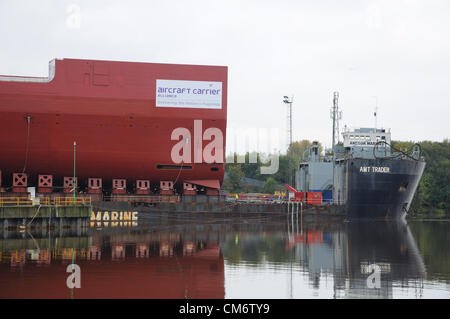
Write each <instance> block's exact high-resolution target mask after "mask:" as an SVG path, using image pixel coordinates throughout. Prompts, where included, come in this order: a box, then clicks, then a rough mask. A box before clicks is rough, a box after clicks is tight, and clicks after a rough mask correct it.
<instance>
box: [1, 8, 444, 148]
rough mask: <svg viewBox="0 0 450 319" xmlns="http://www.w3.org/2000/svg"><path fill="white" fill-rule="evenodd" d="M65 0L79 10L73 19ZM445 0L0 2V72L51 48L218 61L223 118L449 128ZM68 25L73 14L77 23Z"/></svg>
mask: <svg viewBox="0 0 450 319" xmlns="http://www.w3.org/2000/svg"><path fill="white" fill-rule="evenodd" d="M72 4H76V5H78V6H79V8H80V9H81V15H80V16H81V20H80V25H79V28H77V27H73V26H74V25H73V24H71V22H73V20H70V15H71V14H72V13H73V12H74V11H73V7H71V5H72ZM449 16H450V2H449V1H447V0H432V1H430V0H428V1H419V0H414V1H413V0H409V1H406V0H397V1H392V0H390V1H379V0H373V1H353V0H352V1H351V0H344V1H343V0H340V1H331V0H328V1H317V0H316V1H287V0H285V1H270V2H269V1H261V0H259V1H243V0H241V1H234V0H227V1H211V0H209V1H193V0H191V1H167V0H166V1H61V0H58V1H56V0H55V1H42V0H40V1H20V0H11V1H9V0H1V1H0V39H1V43H2V44H1V47H0V48H1V50H0V74H11V75H30V76H46V75H47V73H48V61H50V60H51V59H53V58H86V59H105V60H120V61H140V62H161V63H183V64H208V65H226V66H228V67H229V83H228V92H229V93H228V123H229V126H233V127H243V126H252V127H264V128H270V127H272V128H279V129H280V130H281V132H282V133H284V131H285V127H286V109H285V106H284V105H283V103H282V97H283V95H292V94H293V95H294V140H297V139H303V138H306V139H311V140H312V139H318V140H319V141H321V142H322V143H324V144H325V145H327V146H329V145H330V144H331V121H330V119H329V109H330V107H331V104H332V97H333V92H334V91H339V93H340V106H341V109H342V111H343V120H342V122H341V123H342V124H341V127H343V126H344V124H347V125H349V126H373V123H374V120H373V110H374V106H375V98H374V96H377V97H378V105H379V118H378V124H379V126H384V127H390V128H392V137H393V139H400V140H415V141H418V140H425V139H428V140H439V141H440V140H442V139H443V138H448V137H449V136H450V134H449V133H450V129H449V124H448V121H449V118H450V116H449V115H450V92H449V91H450V90H449V88H450V19H449ZM75 26H76V25H75Z"/></svg>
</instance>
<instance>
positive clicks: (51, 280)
mask: <svg viewBox="0 0 450 319" xmlns="http://www.w3.org/2000/svg"><path fill="white" fill-rule="evenodd" d="M197 255H198V256H197ZM205 255H206V256H205ZM69 263H70V262H69V261H67V264H60V263H54V264H51V265H47V266H42V267H36V266H34V265H26V266H25V267H24V268H23V269H22V271H14V272H11V271H6V270H2V271H1V274H3V275H0V282H1V283H2V289H0V298H69V297H70V289H68V288H67V286H66V278H67V276H68V275H69V273H66V272H65V271H66V267H67V265H68V264H69ZM76 263H77V264H78V265H79V266H80V269H81V288H79V289H77V288H74V298H76V299H77V298H89V299H90V298H145V299H147V298H148V299H156V298H166V299H185V298H194V299H199V298H203V299H205V298H208V299H209V298H211V299H223V298H224V297H225V287H224V261H223V256H222V255H221V254H220V252H219V249H218V248H211V249H205V250H203V251H199V252H197V253H195V254H194V255H193V256H189V257H186V256H184V257H180V256H178V257H174V256H173V257H149V258H136V259H132V258H129V257H127V260H126V261H105V262H99V261H94V262H93V261H77V262H76ZM3 266H7V267H9V265H3ZM23 278H26V280H23ZM18 283H20V284H18Z"/></svg>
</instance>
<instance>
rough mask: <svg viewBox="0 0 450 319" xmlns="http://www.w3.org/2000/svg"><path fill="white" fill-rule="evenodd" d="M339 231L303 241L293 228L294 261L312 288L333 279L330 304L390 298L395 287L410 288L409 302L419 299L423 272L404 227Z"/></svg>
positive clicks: (370, 225) (376, 225)
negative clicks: (338, 300) (328, 277)
mask: <svg viewBox="0 0 450 319" xmlns="http://www.w3.org/2000/svg"><path fill="white" fill-rule="evenodd" d="M291 227H292V225H291ZM343 227H344V230H343V231H335V232H323V231H316V232H311V231H308V232H306V233H303V235H301V234H300V235H299V232H296V228H295V225H294V228H292V230H294V232H292V234H295V235H291V246H292V247H295V258H296V260H299V261H300V267H302V268H303V269H306V270H307V272H308V274H309V278H310V281H311V283H312V285H313V286H314V287H315V288H319V285H320V278H321V276H324V275H326V274H332V275H333V278H334V297H335V298H392V297H393V287H394V286H395V285H401V287H403V288H412V289H414V293H415V296H414V297H421V295H422V291H423V280H424V279H425V278H426V269H425V265H424V263H423V260H422V257H421V255H420V252H419V250H418V248H417V245H416V243H415V240H414V238H413V237H412V234H411V231H410V229H409V227H408V225H407V224H406V223H405V222H403V221H398V222H382V221H380V222H350V223H346V224H345V225H344V226H343ZM375 268H377V269H378V270H379V271H380V276H379V285H377V284H376V283H377V282H376V280H375V279H374V278H375V273H374V269H375ZM369 277H370V278H369ZM370 279H373V280H370Z"/></svg>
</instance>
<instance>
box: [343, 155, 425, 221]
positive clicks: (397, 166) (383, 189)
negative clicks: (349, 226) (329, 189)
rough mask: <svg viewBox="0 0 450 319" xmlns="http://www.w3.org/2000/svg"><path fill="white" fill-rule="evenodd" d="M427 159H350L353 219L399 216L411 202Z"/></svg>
mask: <svg viewBox="0 0 450 319" xmlns="http://www.w3.org/2000/svg"><path fill="white" fill-rule="evenodd" d="M424 168H425V162H423V161H414V160H410V159H393V158H377V159H349V160H347V163H346V171H347V174H346V178H347V181H346V185H347V200H346V211H347V216H348V217H349V219H399V218H402V217H403V216H404V215H405V214H406V213H407V211H408V210H409V207H410V205H411V201H412V199H413V197H414V194H415V192H416V189H417V186H418V184H419V181H420V178H421V177H422V174H423V170H424Z"/></svg>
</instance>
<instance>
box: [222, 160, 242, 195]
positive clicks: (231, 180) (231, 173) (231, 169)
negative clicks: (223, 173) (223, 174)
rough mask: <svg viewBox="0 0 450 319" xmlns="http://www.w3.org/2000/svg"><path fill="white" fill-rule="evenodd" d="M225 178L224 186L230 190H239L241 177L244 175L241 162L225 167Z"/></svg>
mask: <svg viewBox="0 0 450 319" xmlns="http://www.w3.org/2000/svg"><path fill="white" fill-rule="evenodd" d="M226 170H227V178H226V181H225V182H224V184H225V185H224V188H225V189H228V190H229V191H231V192H234V193H236V192H240V191H241V189H242V182H241V181H242V178H244V177H245V175H244V172H243V171H242V167H241V164H230V165H228V166H227V168H226Z"/></svg>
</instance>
